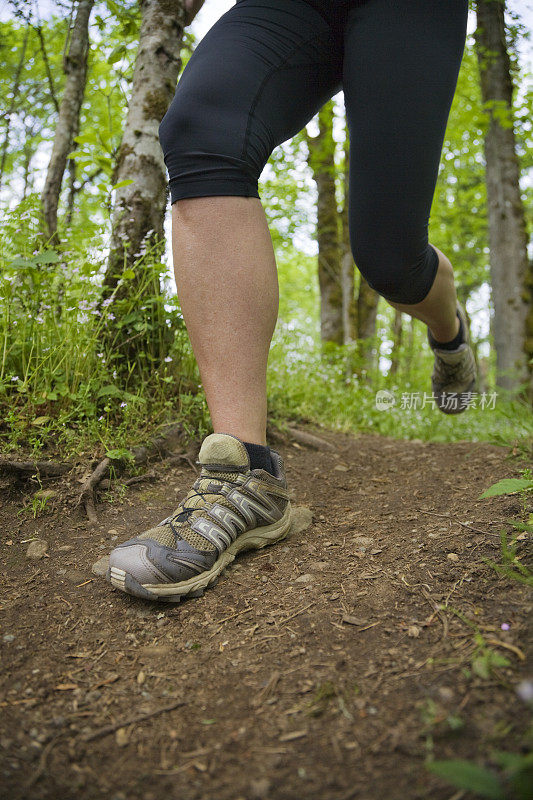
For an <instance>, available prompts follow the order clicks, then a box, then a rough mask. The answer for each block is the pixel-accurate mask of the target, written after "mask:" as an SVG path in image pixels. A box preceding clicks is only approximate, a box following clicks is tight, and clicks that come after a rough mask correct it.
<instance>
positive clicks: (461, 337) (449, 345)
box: [428, 311, 466, 350]
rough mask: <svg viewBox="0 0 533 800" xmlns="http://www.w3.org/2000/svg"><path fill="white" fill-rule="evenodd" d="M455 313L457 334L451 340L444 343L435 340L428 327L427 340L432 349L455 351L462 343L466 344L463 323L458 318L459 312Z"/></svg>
mask: <svg viewBox="0 0 533 800" xmlns="http://www.w3.org/2000/svg"><path fill="white" fill-rule="evenodd" d="M455 313H456V317H457V321H458V327H457V333H456V334H455V336H454V337H453V338H452V339H448V340H446V341H441V340H440V339H436V338H435V337H434V336H433V333H432V332H431V330H430V328H429V327H428V339H429V343H430V345H431V347H432V348H435V347H436V348H439V349H442V350H456V349H457V348H458V347H459V346H460V345H461V344H463V342H466V331H465V329H464V325H463V321H462V319H461V317H460V316H459V312H458V311H456V312H455Z"/></svg>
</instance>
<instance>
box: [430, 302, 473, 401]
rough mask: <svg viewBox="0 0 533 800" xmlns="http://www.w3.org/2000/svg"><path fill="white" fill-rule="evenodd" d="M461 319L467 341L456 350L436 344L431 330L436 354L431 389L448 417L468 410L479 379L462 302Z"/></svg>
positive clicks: (459, 314)
mask: <svg viewBox="0 0 533 800" xmlns="http://www.w3.org/2000/svg"><path fill="white" fill-rule="evenodd" d="M457 316H458V317H459V319H460V321H461V323H462V326H463V331H464V338H465V341H464V342H463V343H462V344H460V345H459V347H457V348H456V349H455V350H445V349H443V348H439V347H438V345H434V344H433V343H432V341H431V338H430V334H429V328H428V341H429V344H430V347H431V349H432V350H433V353H434V355H435V364H434V367H433V373H432V375H431V387H432V390H433V394H434V396H435V402H436V403H437V406H438V407H439V408H440V410H441V411H443V412H444V413H445V414H460V413H461V411H466V409H467V408H468V406H469V405H470V403H471V402H472V393H473V392H474V391H475V387H476V380H477V374H476V362H475V359H474V354H473V352H472V348H471V347H470V337H469V333H468V324H467V321H466V315H465V312H464V310H463V308H462V306H461V304H460V303H457Z"/></svg>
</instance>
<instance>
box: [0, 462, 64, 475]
mask: <svg viewBox="0 0 533 800" xmlns="http://www.w3.org/2000/svg"><path fill="white" fill-rule="evenodd" d="M71 469H72V464H57V463H54V462H53V461H0V474H2V473H12V474H13V473H15V474H16V475H18V476H19V477H21V478H31V477H32V475H35V474H36V473H38V474H39V475H40V476H42V477H44V478H58V477H59V476H60V475H64V474H65V473H66V472H70V470H71Z"/></svg>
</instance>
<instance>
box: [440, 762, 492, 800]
mask: <svg viewBox="0 0 533 800" xmlns="http://www.w3.org/2000/svg"><path fill="white" fill-rule="evenodd" d="M426 769H428V770H429V771H430V772H433V774H434V775H438V776H439V778H443V779H444V780H445V781H448V783H451V784H452V786H457V787H458V788H459V789H468V790H470V791H471V792H476V793H477V794H479V795H480V796H481V797H488V798H490V799H491V800H505V794H504V791H503V788H502V785H501V783H500V781H499V780H498V778H497V777H496V775H494V774H493V773H492V772H490V770H488V769H485V767H479V766H478V765H477V764H474V763H472V762H471V761H465V760H464V759H460V758H458V759H449V760H448V761H431V762H430V763H429V764H426Z"/></svg>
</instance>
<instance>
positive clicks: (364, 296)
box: [357, 275, 379, 373]
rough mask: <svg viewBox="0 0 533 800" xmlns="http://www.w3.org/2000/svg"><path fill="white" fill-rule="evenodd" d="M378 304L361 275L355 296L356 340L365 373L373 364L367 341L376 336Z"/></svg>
mask: <svg viewBox="0 0 533 800" xmlns="http://www.w3.org/2000/svg"><path fill="white" fill-rule="evenodd" d="M378 303H379V294H378V293H377V292H375V291H374V289H372V288H371V287H370V286H369V285H368V283H367V281H366V280H365V279H364V277H363V276H362V275H361V276H360V278H359V294H358V296H357V338H358V339H359V340H360V345H359V353H360V355H361V357H362V366H363V367H364V369H366V371H367V373H368V372H369V371H370V370H371V368H372V366H373V363H374V355H375V353H374V347H373V344H372V342H371V341H369V340H371V338H372V337H374V336H375V335H376V320H377V315H378Z"/></svg>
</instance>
